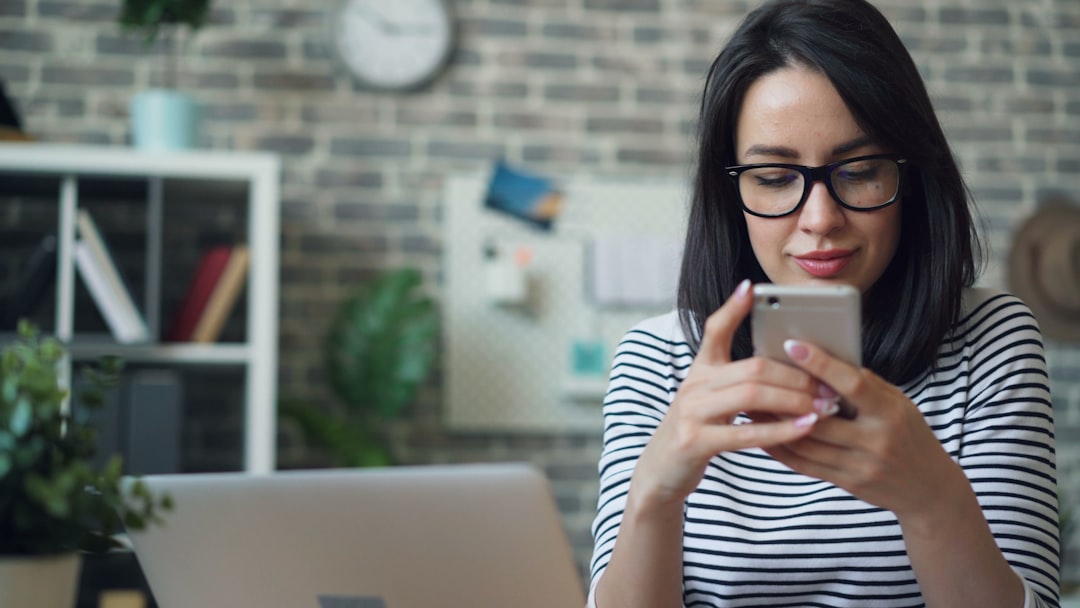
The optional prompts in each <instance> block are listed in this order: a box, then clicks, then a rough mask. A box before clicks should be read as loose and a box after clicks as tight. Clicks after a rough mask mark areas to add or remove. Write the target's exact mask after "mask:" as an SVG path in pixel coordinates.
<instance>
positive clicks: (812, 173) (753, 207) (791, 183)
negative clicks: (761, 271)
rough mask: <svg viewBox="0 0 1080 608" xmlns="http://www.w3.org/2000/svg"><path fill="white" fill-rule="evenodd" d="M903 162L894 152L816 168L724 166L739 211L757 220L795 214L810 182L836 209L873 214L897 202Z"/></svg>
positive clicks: (808, 189)
mask: <svg viewBox="0 0 1080 608" xmlns="http://www.w3.org/2000/svg"><path fill="white" fill-rule="evenodd" d="M906 163H907V159H905V158H901V157H900V156H899V155H897V154H872V155H870V156H859V157H856V158H847V159H844V160H840V161H837V162H835V163H829V164H827V165H822V166H820V167H806V166H803V165H788V164H784V163H762V164H757V165H736V166H734V167H725V168H724V170H725V171H727V173H728V175H729V176H731V179H733V180H735V188H736V190H737V191H738V193H739V198H740V199H742V206H743V209H745V210H746V212H747V213H750V214H752V215H756V216H759V217H782V216H785V215H789V214H791V213H794V212H795V211H796V210H797V209H798V208H799V207H801V206H802V204H803V203H805V202H806V199H807V197H809V196H810V188H811V186H813V185H814V182H819V181H822V182H825V187H826V188H828V189H829V194H831V195H832V197H833V198H834V199H835V200H836V202H838V203H840V206H841V207H843V208H845V209H851V210H852V211H873V210H875V209H881V208H882V207H887V206H889V205H891V204H893V203H894V202H896V200H897V199H898V198H900V183H901V182H902V181H903V179H902V178H903V173H904V167H905V166H906Z"/></svg>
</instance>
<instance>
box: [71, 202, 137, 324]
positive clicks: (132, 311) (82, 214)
mask: <svg viewBox="0 0 1080 608" xmlns="http://www.w3.org/2000/svg"><path fill="white" fill-rule="evenodd" d="M75 221H76V224H77V225H78V228H79V236H80V237H81V238H80V240H79V242H77V243H76V262H77V266H78V267H79V270H80V271H81V272H83V273H84V277H83V278H84V279H87V286H88V287H90V281H91V280H93V281H95V283H96V285H97V287H91V294H93V296H94V300H95V301H96V302H97V304H98V307H99V308H102V309H103V308H105V307H108V308H109V309H110V310H109V312H106V311H105V310H104V309H103V310H102V314H104V315H106V322H107V323H109V326H110V329H112V332H113V336H114V337H115V338H116V339H117V341H119V342H122V343H125V344H130V343H132V342H146V341H148V340H149V339H150V328H149V327H147V325H146V320H145V319H143V318H142V314H140V313H139V309H138V308H137V307H136V306H135V301H134V300H132V299H131V294H130V293H128V290H127V286H125V285H124V280H123V278H122V277H121V276H120V271H119V270H117V268H116V264H115V263H114V262H113V259H112V256H111V255H110V254H109V248H108V247H107V246H106V244H105V239H104V238H102V236H101V232H100V231H99V230H98V228H97V225H96V224H95V223H94V220H93V218H92V217H90V212H89V211H87V210H86V209H79V212H78V214H77V216H76V220H75ZM79 243H82V245H81V246H80V245H79ZM80 249H81V250H83V251H85V252H86V253H84V254H82V256H83V257H85V258H87V259H86V260H84V261H83V262H81V263H80V262H79V259H80V254H79V253H78V252H79V250H80ZM85 273H92V274H93V278H92V279H91V278H90V277H87V276H86V275H85ZM110 317H111V318H113V321H109V318H110ZM114 323H116V324H118V325H119V328H118V327H117V326H115V325H114Z"/></svg>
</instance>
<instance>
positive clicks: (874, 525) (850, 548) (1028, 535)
mask: <svg viewBox="0 0 1080 608" xmlns="http://www.w3.org/2000/svg"><path fill="white" fill-rule="evenodd" d="M692 360H693V353H692V351H691V349H690V346H689V345H688V344H687V341H686V338H685V335H684V334H683V332H682V330H681V328H680V326H679V320H678V316H677V314H676V313H675V312H671V313H668V314H666V315H663V316H660V317H655V318H652V319H649V320H647V321H644V322H642V323H640V324H639V325H637V326H636V327H634V328H633V329H631V330H630V331H629V332H628V333H627V334H626V336H625V338H624V339H623V341H622V343H621V344H620V345H619V348H618V350H617V352H616V354H615V357H614V362H613V365H612V371H611V382H610V385H609V388H608V393H607V396H606V398H605V400H604V449H603V453H602V455H601V458H600V464H599V472H600V496H599V502H598V507H597V514H596V518H595V520H594V522H593V526H592V531H593V538H594V552H593V558H592V564H591V574H592V583H591V591H592V592H595V589H596V583H597V581H598V580H599V578H600V576H601V575H602V574H603V572H604V568H605V567H606V566H607V563H608V560H609V559H610V557H611V551H612V548H613V546H614V544H615V540H616V538H617V536H618V534H619V524H620V522H621V519H622V514H623V509H624V508H625V505H626V495H627V490H628V488H629V485H630V476H631V473H633V470H634V465H635V463H636V462H637V458H638V457H639V456H640V455H641V452H642V450H643V449H644V448H645V444H646V443H647V442H648V441H649V438H650V437H652V435H653V433H654V432H655V430H656V428H657V425H659V423H660V420H661V419H662V418H663V417H664V414H665V413H666V412H667V409H668V406H669V405H670V404H671V402H672V399H674V397H675V393H676V391H677V390H678V388H679V385H680V384H681V383H682V381H683V379H684V378H685V377H686V374H687V372H688V370H689V367H690V363H691V362H692ZM900 388H901V389H902V390H903V391H904V392H905V393H906V394H907V395H908V397H910V398H911V400H912V401H914V402H915V404H916V405H918V407H919V410H920V411H921V412H922V413H923V416H924V417H925V418H926V421H927V422H928V424H929V425H930V428H931V429H932V430H933V432H934V434H935V435H936V436H937V438H938V440H939V441H940V442H941V444H942V445H943V446H944V447H945V449H946V450H947V451H948V453H949V454H950V456H951V457H952V458H953V460H955V461H956V462H957V463H959V464H960V466H961V467H962V468H963V470H964V472H965V473H966V475H967V477H968V479H969V480H970V481H971V485H972V487H973V488H974V491H975V493H976V495H977V497H978V500H979V503H980V505H981V506H982V510H983V514H984V515H985V517H986V519H987V522H988V523H989V525H990V528H991V531H992V533H993V535H994V538H995V539H996V541H997V544H998V546H999V547H1000V548H1001V551H1002V554H1003V555H1004V556H1005V558H1006V559H1007V560H1008V562H1009V563H1010V565H1011V566H1012V568H1013V569H1014V570H1015V571H1016V573H1017V574H1019V576H1020V578H1021V580H1022V581H1023V582H1024V586H1025V590H1026V594H1027V599H1026V601H1025V606H1026V607H1028V608H1036V607H1044V606H1045V607H1056V606H1057V605H1058V512H1057V483H1056V473H1055V462H1054V422H1053V412H1052V409H1051V403H1050V390H1049V381H1048V376H1047V373H1046V362H1045V359H1044V356H1043V346H1042V338H1041V334H1040V332H1039V328H1038V325H1037V323H1036V321H1035V318H1034V316H1033V315H1032V314H1031V311H1030V310H1029V309H1028V307H1027V306H1026V305H1024V304H1023V303H1022V302H1021V301H1020V300H1018V299H1017V298H1015V297H1013V296H1010V295H1007V294H1003V293H1000V292H996V291H992V290H988V289H969V290H967V291H966V292H965V295H964V313H963V316H962V319H961V321H960V324H959V325H958V326H957V328H956V329H955V330H954V331H953V332H952V334H951V336H950V338H949V339H948V340H947V341H946V342H945V344H944V345H943V346H942V348H941V350H940V352H939V357H938V360H937V363H936V369H935V371H934V373H932V374H930V375H927V376H926V377H923V378H921V379H919V380H916V381H914V382H912V383H910V384H908V385H905V386H902V387H900ZM592 592H591V593H590V597H589V605H590V606H594V605H595V603H594V599H593V595H594V593H592ZM683 603H684V605H685V606H687V607H698V606H725V607H727V606H768V607H770V608H775V607H781V606H792V607H794V606H799V607H803V606H813V607H839V606H852V607H854V606H858V607H868V606H882V607H886V606H887V607H901V606H902V607H912V606H922V605H924V601H923V599H922V595H921V593H920V591H919V585H918V583H917V581H916V580H915V574H914V572H913V570H912V568H911V563H910V561H909V559H908V556H907V552H906V550H905V547H904V541H903V537H902V536H901V532H900V526H899V524H898V523H897V521H896V517H895V516H894V515H893V514H892V513H891V512H889V511H886V510H883V509H880V508H878V507H875V506H873V505H870V504H867V503H865V502H862V501H861V500H859V499H857V498H855V497H854V496H852V495H851V494H849V493H847V492H846V491H844V490H841V489H840V488H838V487H836V486H834V485H832V484H831V483H828V482H825V481H821V480H818V479H815V478H811V477H806V476H803V475H800V474H798V473H795V472H794V471H792V470H791V469H789V468H787V467H786V466H784V465H783V464H781V463H779V462H778V461H776V460H774V459H772V458H771V457H770V456H768V455H767V454H766V453H764V452H763V451H761V450H759V449H750V450H741V451H736V452H726V453H723V454H720V455H718V456H716V457H714V458H713V459H712V460H711V462H710V463H709V465H708V467H707V470H706V472H705V477H704V479H703V480H702V482H701V484H700V485H699V486H698V488H697V490H696V491H695V492H694V493H692V494H691V495H690V496H689V497H687V499H686V503H685V507H684V524H683ZM601 608H614V607H601Z"/></svg>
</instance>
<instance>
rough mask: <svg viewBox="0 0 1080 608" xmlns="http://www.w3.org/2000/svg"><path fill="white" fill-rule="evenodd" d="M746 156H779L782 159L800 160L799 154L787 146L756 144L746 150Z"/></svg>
mask: <svg viewBox="0 0 1080 608" xmlns="http://www.w3.org/2000/svg"><path fill="white" fill-rule="evenodd" d="M745 156H748V157H749V156H779V157H780V158H791V159H796V158H799V153H798V152H797V151H796V150H795V149H794V148H788V147H787V146H768V145H765V144H754V145H752V146H750V147H749V148H747V149H746V153H745Z"/></svg>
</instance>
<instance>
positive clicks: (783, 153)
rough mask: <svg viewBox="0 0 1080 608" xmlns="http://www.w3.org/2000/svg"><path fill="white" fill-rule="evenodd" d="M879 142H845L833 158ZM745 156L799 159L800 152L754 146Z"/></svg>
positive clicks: (863, 139)
mask: <svg viewBox="0 0 1080 608" xmlns="http://www.w3.org/2000/svg"><path fill="white" fill-rule="evenodd" d="M876 141H877V140H876V139H875V138H873V137H871V136H869V135H862V136H860V137H857V138H855V139H853V140H851V141H848V142H844V143H842V144H840V145H838V146H836V147H835V148H833V149H832V154H833V156H840V155H842V154H847V153H848V152H851V151H852V150H858V149H859V148H863V147H866V146H869V145H871V144H873V143H875V142H876ZM744 156H745V157H747V158H749V157H752V156H775V157H779V158H790V159H796V158H799V152H798V151H797V150H795V149H794V148H789V147H788V146H770V145H767V144H754V145H752V146H750V147H749V148H747V149H746V152H745V153H744Z"/></svg>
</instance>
